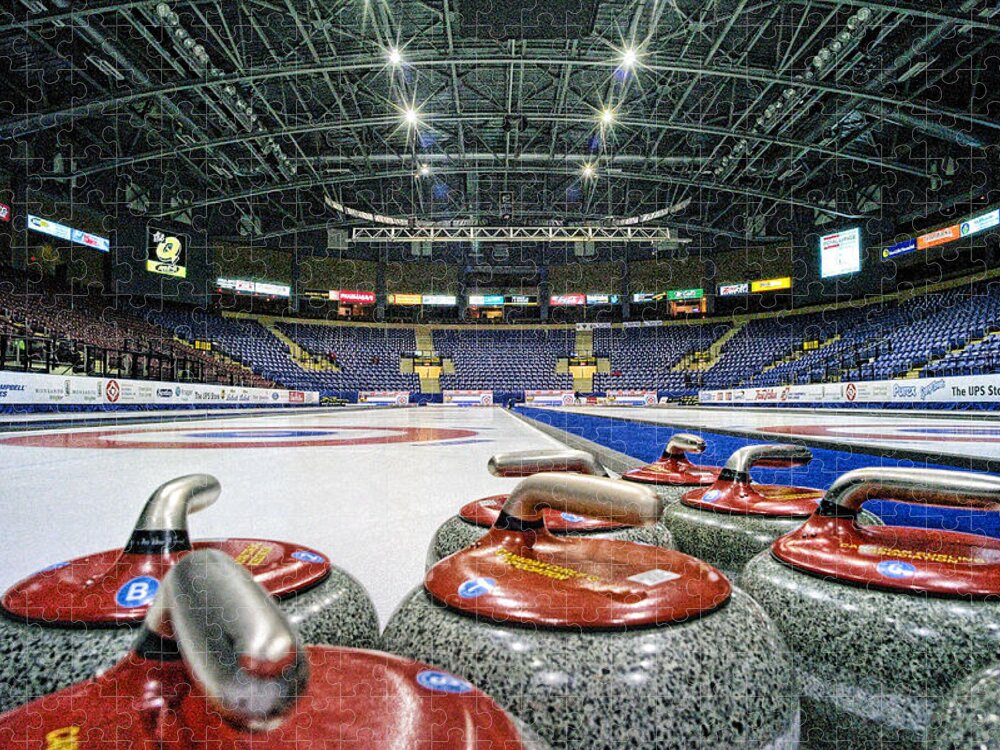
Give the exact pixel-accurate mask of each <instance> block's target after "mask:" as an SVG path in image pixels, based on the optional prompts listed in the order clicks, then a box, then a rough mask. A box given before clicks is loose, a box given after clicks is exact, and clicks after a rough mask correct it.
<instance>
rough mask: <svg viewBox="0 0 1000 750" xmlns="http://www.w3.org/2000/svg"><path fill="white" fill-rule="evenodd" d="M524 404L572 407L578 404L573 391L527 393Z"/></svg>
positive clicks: (525, 393)
mask: <svg viewBox="0 0 1000 750" xmlns="http://www.w3.org/2000/svg"><path fill="white" fill-rule="evenodd" d="M524 403H526V404H529V405H532V406H572V405H573V404H574V403H576V396H575V394H574V393H573V391H525V392H524Z"/></svg>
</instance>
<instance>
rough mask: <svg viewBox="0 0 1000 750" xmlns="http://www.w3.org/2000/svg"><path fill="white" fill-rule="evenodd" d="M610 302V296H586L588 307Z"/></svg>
mask: <svg viewBox="0 0 1000 750" xmlns="http://www.w3.org/2000/svg"><path fill="white" fill-rule="evenodd" d="M610 302H611V295H610V294H588V295H587V304H588V305H607V304H609V303H610Z"/></svg>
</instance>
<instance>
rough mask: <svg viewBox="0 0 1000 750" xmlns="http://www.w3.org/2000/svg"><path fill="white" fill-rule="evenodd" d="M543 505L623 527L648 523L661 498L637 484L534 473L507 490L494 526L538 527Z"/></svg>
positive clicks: (659, 509)
mask: <svg viewBox="0 0 1000 750" xmlns="http://www.w3.org/2000/svg"><path fill="white" fill-rule="evenodd" d="M545 508H552V509H554V510H558V511H563V512H565V513H577V514H579V515H581V516H587V517H589V518H595V519H601V520H607V521H614V522H616V523H620V524H622V525H626V526H648V525H650V524H653V523H656V522H657V521H658V520H659V519H660V516H661V515H662V514H663V500H662V499H661V498H660V497H659V496H658V495H657V494H656V493H655V492H653V490H651V489H649V488H648V487H645V486H643V485H639V484H631V483H628V482H619V481H616V480H614V479H607V478H604V477H588V476H583V475H581V474H554V473H543V474H535V475H534V476H530V477H528V478H527V479H525V480H524V481H522V482H521V483H520V484H518V485H517V487H515V488H514V491H513V492H511V493H510V496H509V497H508V498H507V502H506V503H504V506H503V510H502V511H501V512H500V517H499V518H498V519H497V521H496V523H495V524H494V527H495V528H501V529H504V528H509V529H513V530H524V529H532V528H539V527H541V526H542V525H543V523H544V522H543V520H542V510H543V509H545Z"/></svg>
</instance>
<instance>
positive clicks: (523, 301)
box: [504, 294, 538, 305]
mask: <svg viewBox="0 0 1000 750" xmlns="http://www.w3.org/2000/svg"><path fill="white" fill-rule="evenodd" d="M504 304H505V305H537V304H538V297H536V296H535V295H533V294H508V295H507V296H505V297H504Z"/></svg>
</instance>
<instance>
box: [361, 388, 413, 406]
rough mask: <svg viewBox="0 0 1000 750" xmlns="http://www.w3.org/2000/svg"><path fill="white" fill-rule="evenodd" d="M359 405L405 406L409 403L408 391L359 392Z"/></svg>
mask: <svg viewBox="0 0 1000 750" xmlns="http://www.w3.org/2000/svg"><path fill="white" fill-rule="evenodd" d="M358 403H359V404H370V405H371V406H406V405H407V404H409V403H410V392H409V391H359V392H358Z"/></svg>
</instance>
